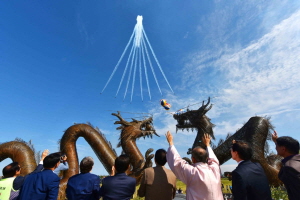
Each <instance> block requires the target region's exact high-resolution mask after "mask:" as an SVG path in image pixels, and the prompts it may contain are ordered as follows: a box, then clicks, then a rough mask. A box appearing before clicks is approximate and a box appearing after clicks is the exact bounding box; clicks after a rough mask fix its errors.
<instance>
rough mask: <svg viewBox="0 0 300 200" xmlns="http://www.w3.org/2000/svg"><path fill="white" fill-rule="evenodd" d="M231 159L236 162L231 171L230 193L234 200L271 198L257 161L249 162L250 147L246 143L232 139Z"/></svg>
mask: <svg viewBox="0 0 300 200" xmlns="http://www.w3.org/2000/svg"><path fill="white" fill-rule="evenodd" d="M230 151H231V156H232V159H233V160H235V161H237V162H238V166H237V168H236V169H235V170H234V171H233V172H232V194H233V197H234V199H235V200H247V199H259V200H272V198H271V191H270V187H269V182H268V179H267V176H266V174H265V172H264V170H263V168H262V167H261V165H260V164H259V163H254V162H251V161H250V159H251V158H252V149H251V147H250V146H249V144H248V143H246V142H243V141H235V140H233V144H232V147H231V150H230Z"/></svg>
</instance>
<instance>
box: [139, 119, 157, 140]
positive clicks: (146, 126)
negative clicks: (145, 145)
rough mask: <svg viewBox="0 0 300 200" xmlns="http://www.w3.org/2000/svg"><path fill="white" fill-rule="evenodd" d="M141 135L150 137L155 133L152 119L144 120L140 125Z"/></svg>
mask: <svg viewBox="0 0 300 200" xmlns="http://www.w3.org/2000/svg"><path fill="white" fill-rule="evenodd" d="M140 129H141V133H142V135H141V136H142V137H144V138H145V137H149V136H150V137H152V135H153V134H154V135H157V133H156V131H155V129H154V128H153V124H152V119H149V121H145V123H143V124H142V125H141V127H140ZM157 136H158V137H159V135H157Z"/></svg>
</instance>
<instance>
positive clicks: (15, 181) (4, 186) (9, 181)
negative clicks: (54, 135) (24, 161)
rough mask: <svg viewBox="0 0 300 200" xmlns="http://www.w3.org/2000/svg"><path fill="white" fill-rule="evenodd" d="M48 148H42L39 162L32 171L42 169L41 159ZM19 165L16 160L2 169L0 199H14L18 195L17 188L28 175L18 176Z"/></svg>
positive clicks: (46, 153)
mask: <svg viewBox="0 0 300 200" xmlns="http://www.w3.org/2000/svg"><path fill="white" fill-rule="evenodd" d="M48 152H49V151H48V149H46V150H44V151H43V153H42V156H41V160H40V164H39V165H38V166H37V167H36V169H35V170H34V171H33V172H32V173H36V172H39V171H41V170H42V169H43V160H44V158H45V157H46V156H47V155H48ZM20 173H21V167H20V165H19V163H18V162H13V163H11V164H9V165H7V166H5V167H4V168H3V170H2V174H3V179H1V180H0V199H10V200H15V199H17V197H18V196H19V192H20V191H19V190H20V188H21V186H22V185H23V183H24V180H25V179H26V178H27V177H28V175H29V174H28V175H26V176H19V175H20Z"/></svg>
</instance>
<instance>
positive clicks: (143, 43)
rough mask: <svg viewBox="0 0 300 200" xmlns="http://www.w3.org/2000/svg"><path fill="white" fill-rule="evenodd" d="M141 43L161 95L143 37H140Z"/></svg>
mask: <svg viewBox="0 0 300 200" xmlns="http://www.w3.org/2000/svg"><path fill="white" fill-rule="evenodd" d="M142 45H144V48H145V51H146V55H147V58H148V62H149V65H150V68H151V71H152V74H153V76H154V80H155V82H156V85H157V87H158V89H159V92H160V94H161V95H162V92H161V90H160V87H159V84H158V81H157V78H156V75H155V72H154V69H153V67H152V62H151V59H150V56H149V54H148V50H147V46H146V43H145V40H144V37H143V38H142Z"/></svg>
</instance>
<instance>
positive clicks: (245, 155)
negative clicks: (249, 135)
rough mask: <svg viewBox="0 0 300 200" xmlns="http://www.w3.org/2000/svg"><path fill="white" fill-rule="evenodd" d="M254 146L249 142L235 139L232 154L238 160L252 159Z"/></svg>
mask: <svg viewBox="0 0 300 200" xmlns="http://www.w3.org/2000/svg"><path fill="white" fill-rule="evenodd" d="M252 155H253V152H252V148H251V147H250V145H249V144H248V143H247V142H244V141H240V140H233V141H232V146H231V156H232V159H233V160H236V161H237V162H239V161H241V160H250V159H251V158H252Z"/></svg>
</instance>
